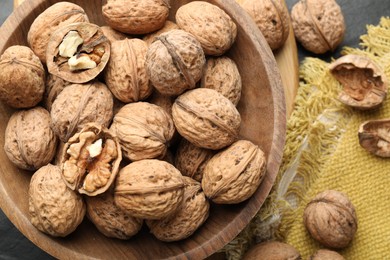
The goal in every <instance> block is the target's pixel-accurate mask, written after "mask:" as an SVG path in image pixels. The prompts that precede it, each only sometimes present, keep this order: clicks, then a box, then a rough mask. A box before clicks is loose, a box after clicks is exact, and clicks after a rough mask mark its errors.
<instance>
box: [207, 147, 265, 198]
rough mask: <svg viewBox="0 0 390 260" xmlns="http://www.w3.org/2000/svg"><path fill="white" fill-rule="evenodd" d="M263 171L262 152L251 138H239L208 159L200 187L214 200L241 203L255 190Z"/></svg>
mask: <svg viewBox="0 0 390 260" xmlns="http://www.w3.org/2000/svg"><path fill="white" fill-rule="evenodd" d="M265 172H266V158H265V155H264V152H263V151H262V150H261V149H260V148H259V147H258V146H257V145H255V144H253V143H252V142H250V141H246V140H239V141H236V142H235V143H233V144H232V145H231V146H229V147H228V148H226V149H225V150H223V151H221V152H219V153H217V154H216V155H214V156H213V157H212V158H211V159H210V160H209V161H208V163H207V164H206V167H205V169H204V171H203V179H202V188H203V191H204V193H205V194H206V196H207V197H208V198H209V199H211V200H212V201H213V202H215V203H221V204H234V203H240V202H242V201H244V200H246V199H248V198H249V197H250V196H252V194H253V193H254V192H255V191H256V190H257V188H258V187H259V185H260V183H261V181H262V180H263V177H264V176H265Z"/></svg>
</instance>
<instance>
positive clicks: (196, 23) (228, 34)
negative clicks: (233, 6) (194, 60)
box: [176, 1, 237, 56]
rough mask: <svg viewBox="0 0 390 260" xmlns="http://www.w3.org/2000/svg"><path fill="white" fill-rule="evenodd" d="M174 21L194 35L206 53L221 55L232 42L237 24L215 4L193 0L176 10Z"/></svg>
mask: <svg viewBox="0 0 390 260" xmlns="http://www.w3.org/2000/svg"><path fill="white" fill-rule="evenodd" d="M176 23H177V25H179V27H180V28H181V29H183V30H184V31H187V32H189V33H191V34H192V35H194V36H195V38H196V39H197V40H198V41H199V42H200V44H201V45H202V48H203V51H204V53H205V54H207V55H217V56H218V55H222V54H223V53H225V52H226V51H227V50H228V49H230V47H231V46H232V44H233V43H234V41H235V39H236V36H237V26H236V24H235V23H234V22H233V20H232V19H231V18H230V16H229V15H228V14H227V13H226V12H225V11H224V10H222V9H221V8H219V7H218V6H216V5H213V4H210V3H207V2H203V1H193V2H189V3H188V4H185V5H182V6H181V7H180V8H179V9H178V10H177V12H176Z"/></svg>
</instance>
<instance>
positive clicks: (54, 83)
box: [42, 74, 72, 112]
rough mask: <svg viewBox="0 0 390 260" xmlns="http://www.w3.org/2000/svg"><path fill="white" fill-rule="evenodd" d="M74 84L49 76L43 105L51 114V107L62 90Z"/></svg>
mask: <svg viewBox="0 0 390 260" xmlns="http://www.w3.org/2000/svg"><path fill="white" fill-rule="evenodd" d="M70 84H72V83H70V82H68V81H66V80H63V79H62V78H60V77H57V76H54V75H52V74H49V75H48V76H47V77H46V88H45V93H43V99H42V101H43V105H44V107H45V108H46V109H47V110H48V111H49V112H50V111H51V106H52V105H53V102H54V100H56V98H57V96H58V95H59V94H60V93H61V91H62V90H64V88H65V87H66V86H68V85H70Z"/></svg>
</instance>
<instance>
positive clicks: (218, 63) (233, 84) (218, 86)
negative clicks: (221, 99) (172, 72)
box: [200, 56, 242, 105]
mask: <svg viewBox="0 0 390 260" xmlns="http://www.w3.org/2000/svg"><path fill="white" fill-rule="evenodd" d="M200 82H201V83H200V87H202V88H211V89H214V90H216V91H218V92H219V93H221V94H222V95H223V96H225V97H226V98H227V99H229V100H230V101H231V102H232V103H233V104H234V105H237V104H238V101H240V98H241V86H242V85H241V75H240V72H239V71H238V68H237V65H236V63H235V62H234V61H233V60H232V59H230V58H228V57H226V56H222V57H215V58H214V57H211V58H208V59H207V61H206V66H205V69H204V72H203V76H202V79H201V81H200Z"/></svg>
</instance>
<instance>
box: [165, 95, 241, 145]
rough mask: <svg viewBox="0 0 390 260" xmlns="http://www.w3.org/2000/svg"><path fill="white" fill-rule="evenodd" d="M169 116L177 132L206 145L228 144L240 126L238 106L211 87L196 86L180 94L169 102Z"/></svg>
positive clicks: (235, 136) (234, 137) (194, 141)
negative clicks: (170, 104) (171, 102)
mask: <svg viewBox="0 0 390 260" xmlns="http://www.w3.org/2000/svg"><path fill="white" fill-rule="evenodd" d="M172 116H173V121H174V123H175V126H176V129H177V131H178V132H179V133H180V135H182V136H183V137H184V138H185V139H187V140H188V141H190V142H191V143H193V144H194V145H196V146H199V147H202V148H206V149H212V150H218V149H221V148H223V147H226V146H228V145H230V144H231V143H233V142H234V141H235V140H236V139H237V137H238V132H239V130H240V123H241V117H240V114H239V113H238V110H237V109H236V107H235V106H234V105H233V103H232V102H230V100H228V99H227V98H225V97H224V96H222V94H219V93H218V92H217V91H215V90H213V89H207V88H198V89H194V90H190V91H187V92H186V93H184V94H182V95H180V96H179V97H178V98H177V99H176V100H175V103H174V104H173V106H172Z"/></svg>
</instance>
